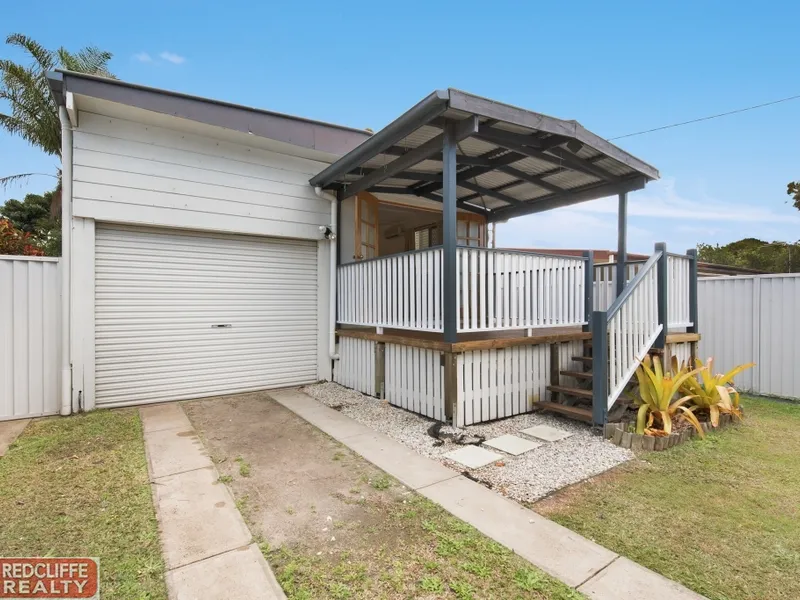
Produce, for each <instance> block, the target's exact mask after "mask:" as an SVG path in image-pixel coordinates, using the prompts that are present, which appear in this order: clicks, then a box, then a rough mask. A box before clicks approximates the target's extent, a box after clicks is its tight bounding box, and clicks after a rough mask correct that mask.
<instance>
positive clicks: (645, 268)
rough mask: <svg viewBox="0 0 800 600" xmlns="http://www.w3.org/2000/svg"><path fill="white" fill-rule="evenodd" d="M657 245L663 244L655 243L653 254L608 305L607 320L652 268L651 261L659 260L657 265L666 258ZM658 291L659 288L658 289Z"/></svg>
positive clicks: (617, 310) (616, 311) (615, 312)
mask: <svg viewBox="0 0 800 600" xmlns="http://www.w3.org/2000/svg"><path fill="white" fill-rule="evenodd" d="M659 246H663V244H656V251H655V253H654V254H653V256H651V257H650V258H648V259H647V262H646V263H644V266H643V267H642V268H641V269H639V272H638V273H637V274H636V277H634V278H633V279H631V280H630V282H629V283H628V285H626V286H625V289H624V290H622V293H621V294H619V295H618V296H617V297H616V298H615V299H614V302H612V303H611V306H609V307H608V310H606V315H607V317H606V319H607V320H610V319H611V317H613V316H614V315H615V314H617V313H618V312H619V309H620V308H622V305H623V304H625V300H627V299H628V296H630V295H631V294H632V293H633V290H635V289H636V287H637V286H638V285H639V282H640V281H641V280H642V279H644V276H645V275H646V274H647V271H649V270H650V269H651V268H652V265H653V263H654V262H656V261H659V265H660V264H661V262H663V259H665V258H666V254H664V253H663V252H662V251H661V249H660V248H659ZM659 276H660V272H659ZM659 293H660V290H659ZM659 310H660V305H659ZM666 330H667V329H666V327H664V331H665V332H666Z"/></svg>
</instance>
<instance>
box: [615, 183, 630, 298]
mask: <svg viewBox="0 0 800 600" xmlns="http://www.w3.org/2000/svg"><path fill="white" fill-rule="evenodd" d="M626 262H628V192H621V193H620V195H619V209H618V210H617V296H619V295H620V294H621V293H622V290H623V289H624V288H625V284H626V283H627V281H626V280H627V277H625V267H626V265H625V263H626Z"/></svg>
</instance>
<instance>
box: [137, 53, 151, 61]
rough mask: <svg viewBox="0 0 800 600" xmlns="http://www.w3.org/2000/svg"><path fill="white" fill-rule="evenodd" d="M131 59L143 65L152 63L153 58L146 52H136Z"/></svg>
mask: <svg viewBox="0 0 800 600" xmlns="http://www.w3.org/2000/svg"><path fill="white" fill-rule="evenodd" d="M133 59H134V60H138V61H139V62H143V63H149V62H153V57H152V56H150V55H149V54H148V53H147V52H137V53H136V54H134V55H133Z"/></svg>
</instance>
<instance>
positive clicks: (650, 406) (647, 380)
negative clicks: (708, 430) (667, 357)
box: [634, 355, 703, 436]
mask: <svg viewBox="0 0 800 600" xmlns="http://www.w3.org/2000/svg"><path fill="white" fill-rule="evenodd" d="M699 370H700V369H695V370H694V371H689V370H688V369H686V370H685V372H682V373H675V374H673V373H671V372H669V371H664V369H662V367H661V359H660V358H658V357H657V356H656V357H655V358H651V357H650V356H649V355H648V356H645V357H644V360H642V363H641V364H640V365H639V368H638V369H636V378H637V379H638V381H639V395H638V396H637V397H635V398H634V402H635V403H636V405H637V406H638V407H639V410H638V414H637V416H636V433H639V434H642V433H643V434H646V435H653V436H664V435H669V434H670V433H672V419H673V418H680V419H682V420H684V421H687V422H688V423H690V424H691V425H692V426H693V427H694V428H695V429H696V430H697V431H698V433H699V434H700V435H701V436H702V435H703V428H702V427H701V426H700V422H699V421H698V420H697V417H696V416H695V415H694V413H693V412H692V410H691V408H689V407H687V406H685V405H686V403H687V402H689V401H690V400H691V399H692V396H691V395H687V396H684V397H682V398H680V399H678V400H675V401H673V398H674V397H675V395H676V394H677V393H678V390H679V389H680V387H681V385H682V384H683V383H684V382H685V381H686V380H687V379H690V378H691V377H693V376H694V375H696V374H697V373H698V372H699Z"/></svg>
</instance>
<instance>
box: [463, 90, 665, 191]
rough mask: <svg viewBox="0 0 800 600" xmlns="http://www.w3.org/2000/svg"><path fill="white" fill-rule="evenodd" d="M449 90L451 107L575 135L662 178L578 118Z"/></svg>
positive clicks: (614, 157)
mask: <svg viewBox="0 0 800 600" xmlns="http://www.w3.org/2000/svg"><path fill="white" fill-rule="evenodd" d="M448 91H449V92H450V108H455V109H458V110H463V111H466V112H471V113H473V114H477V115H480V116H482V117H486V118H487V119H497V120H499V121H505V122H507V123H513V124H514V125H521V126H522V127H529V128H531V129H538V130H539V131H544V132H546V133H551V134H554V135H561V136H566V137H571V138H575V139H577V140H579V141H581V142H583V143H584V144H586V145H587V146H590V147H592V148H594V149H595V150H598V151H599V152H602V153H603V154H606V155H608V156H610V157H611V158H613V159H614V160H618V161H619V162H621V163H622V164H625V165H628V166H629V167H631V168H632V169H635V170H637V171H639V172H640V173H642V174H643V175H645V176H646V177H648V178H649V179H658V177H659V174H658V169H656V168H655V167H653V166H652V165H649V164H647V163H646V162H644V161H642V160H640V159H638V158H636V157H635V156H633V155H632V154H628V153H627V152H625V151H624V150H622V149H621V148H619V147H617V146H615V145H614V144H612V143H611V142H609V141H607V140H604V139H603V138H601V137H599V136H597V135H595V134H593V133H592V132H590V131H588V130H586V129H584V127H583V126H582V125H581V124H580V123H578V122H577V121H563V120H561V119H556V118H554V117H548V116H547V115H543V114H541V113H536V112H533V111H530V110H525V109H522V108H518V107H516V106H511V105H509V104H503V103H501V102H495V101H494V100H488V99H486V98H481V97H480V96H474V95H472V94H468V93H466V92H462V91H461V90H455V89H450V90H448Z"/></svg>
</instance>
